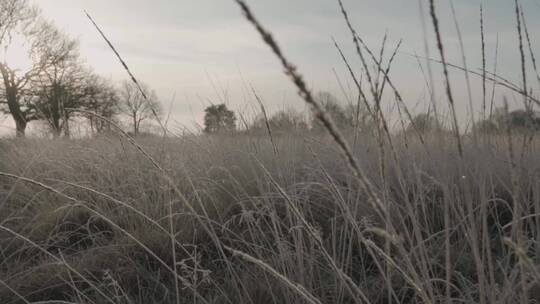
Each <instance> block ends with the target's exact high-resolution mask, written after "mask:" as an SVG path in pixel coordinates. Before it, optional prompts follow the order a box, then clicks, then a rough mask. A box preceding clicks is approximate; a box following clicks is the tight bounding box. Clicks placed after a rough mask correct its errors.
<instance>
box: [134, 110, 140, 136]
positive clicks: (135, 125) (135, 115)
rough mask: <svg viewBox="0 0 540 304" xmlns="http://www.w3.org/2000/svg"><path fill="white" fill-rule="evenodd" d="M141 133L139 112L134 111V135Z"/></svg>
mask: <svg viewBox="0 0 540 304" xmlns="http://www.w3.org/2000/svg"><path fill="white" fill-rule="evenodd" d="M137 134H139V123H138V121H137V114H136V113H133V136H137Z"/></svg>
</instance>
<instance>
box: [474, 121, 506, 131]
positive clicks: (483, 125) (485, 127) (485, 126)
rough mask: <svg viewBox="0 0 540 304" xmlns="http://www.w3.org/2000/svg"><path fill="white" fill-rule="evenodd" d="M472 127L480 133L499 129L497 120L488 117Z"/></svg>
mask: <svg viewBox="0 0 540 304" xmlns="http://www.w3.org/2000/svg"><path fill="white" fill-rule="evenodd" d="M474 127H475V130H476V132H478V133H480V134H494V133H497V132H499V131H500V129H499V126H498V124H497V122H495V121H493V120H490V119H486V120H481V121H479V122H477V123H476V124H475V126H474Z"/></svg>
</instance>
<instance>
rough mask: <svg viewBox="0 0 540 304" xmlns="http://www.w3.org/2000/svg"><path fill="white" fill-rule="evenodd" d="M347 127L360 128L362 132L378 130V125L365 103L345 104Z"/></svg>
mask: <svg viewBox="0 0 540 304" xmlns="http://www.w3.org/2000/svg"><path fill="white" fill-rule="evenodd" d="M344 111H345V116H346V124H345V126H346V127H352V128H358V130H359V131H360V132H369V131H374V130H376V128H377V126H376V124H375V122H374V121H373V117H372V116H371V114H369V112H368V111H367V110H366V109H365V107H364V106H363V105H360V107H358V105H356V104H348V105H347V106H345V110H344Z"/></svg>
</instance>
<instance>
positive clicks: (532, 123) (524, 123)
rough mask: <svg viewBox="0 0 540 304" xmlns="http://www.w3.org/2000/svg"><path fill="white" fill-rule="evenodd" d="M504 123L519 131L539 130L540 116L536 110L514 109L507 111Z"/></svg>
mask: <svg viewBox="0 0 540 304" xmlns="http://www.w3.org/2000/svg"><path fill="white" fill-rule="evenodd" d="M506 123H508V124H510V126H511V127H512V128H513V129H516V130H521V131H539V130H540V116H539V115H538V113H537V112H533V111H525V110H516V111H512V112H510V113H508V117H507V121H506Z"/></svg>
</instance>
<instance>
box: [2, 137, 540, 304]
mask: <svg viewBox="0 0 540 304" xmlns="http://www.w3.org/2000/svg"><path fill="white" fill-rule="evenodd" d="M306 135H307V136H299V135H294V136H293V135H291V136H280V137H278V138H274V144H276V146H277V148H278V154H276V153H275V152H274V148H273V147H272V145H271V144H270V142H269V140H268V139H267V138H264V137H253V136H248V135H240V134H239V135H227V136H223V137H193V138H184V139H164V138H145V139H143V140H140V141H139V144H140V145H141V147H142V149H144V150H145V151H146V152H147V153H148V155H149V156H150V157H151V158H153V160H154V161H155V162H156V163H158V164H159V165H160V167H161V168H163V170H160V169H157V168H156V167H155V166H153V165H152V163H151V162H150V161H149V160H148V159H147V157H145V156H143V155H142V154H141V153H140V151H139V150H138V149H136V148H134V147H133V146H132V145H130V144H129V143H127V142H125V141H124V140H119V139H111V138H106V137H104V138H95V139H87V140H72V141H68V140H65V141H63V140H55V141H46V140H16V141H4V142H2V143H1V146H0V150H1V151H0V152H1V153H2V155H3V156H4V157H3V158H2V162H1V164H0V166H1V168H0V170H1V172H4V173H2V176H1V177H0V186H1V188H0V189H1V190H0V191H1V192H0V197H1V200H0V227H1V231H0V256H1V259H0V280H1V281H0V299H2V301H3V303H27V302H31V301H44V300H49V301H60V300H62V301H68V302H77V303H79V302H80V303H175V302H178V303H303V302H310V303H356V302H359V303H364V302H366V301H369V302H371V303H388V302H389V301H393V302H402V303H416V302H431V303H434V302H438V301H440V300H441V299H444V298H446V297H448V298H450V299H452V301H463V302H479V301H480V298H481V297H485V300H487V301H488V302H489V303H511V302H517V301H518V300H519V299H520V298H521V297H524V296H525V295H524V294H523V292H526V293H527V296H528V297H530V299H532V298H534V297H537V296H538V295H534V293H535V292H536V291H537V289H538V285H535V284H537V283H535V282H537V281H536V280H537V279H538V277H537V275H538V265H539V264H540V261H539V260H538V255H537V254H536V253H537V252H538V250H539V249H540V244H539V243H538V236H539V231H540V226H539V224H540V223H539V222H538V214H540V196H539V194H540V193H539V191H538V189H540V184H539V183H540V179H539V178H538V177H539V176H538V175H539V174H540V156H539V154H538V153H537V152H538V145H539V143H538V142H537V141H533V142H532V143H531V145H530V146H529V148H528V149H527V150H524V151H515V152H516V155H522V157H521V158H520V159H517V160H510V159H509V157H508V154H507V145H508V141H507V140H506V139H505V138H504V137H495V136H493V137H490V138H488V139H486V140H485V141H482V142H479V143H476V144H474V143H473V142H469V141H468V140H464V143H465V144H464V154H463V158H460V157H459V155H458V154H457V153H456V152H455V149H452V148H451V147H452V145H453V144H452V142H451V138H446V139H445V138H441V137H433V138H431V137H428V138H427V139H426V143H425V145H422V144H421V143H420V142H418V143H415V142H414V140H411V139H409V140H408V142H407V145H405V142H403V141H401V140H399V139H398V138H395V141H394V143H393V149H394V150H393V151H394V153H387V154H386V155H387V157H386V159H384V160H383V161H384V162H385V164H386V165H385V166H384V172H381V171H380V166H379V165H378V164H379V163H380V161H381V159H379V154H378V153H376V151H377V149H378V148H377V146H378V145H377V143H375V142H370V140H368V139H367V138H366V139H365V140H358V141H357V142H358V143H359V144H357V146H355V147H352V151H353V153H354V156H355V157H356V158H357V159H358V160H360V165H361V166H362V168H364V170H365V172H366V175H367V177H368V178H369V180H370V181H372V183H373V186H374V188H375V189H377V193H378V195H380V196H381V203H382V204H383V206H379V207H380V209H377V208H375V207H374V206H373V202H370V199H369V197H367V196H366V193H365V192H364V191H363V190H362V188H361V187H360V186H359V184H358V180H357V179H356V177H354V176H353V175H352V174H350V173H349V172H350V171H349V170H348V168H347V163H346V162H345V161H342V160H341V159H342V158H341V157H340V156H339V151H338V150H337V148H336V147H334V146H333V145H329V144H328V143H330V142H331V140H330V138H327V137H325V136H320V135H313V134H311V135H310V134H306ZM517 142H519V139H518V138H516V143H517ZM516 146H517V145H516ZM386 148H387V149H389V150H390V148H389V147H386ZM396 160H397V162H396ZM511 162H515V165H511ZM5 173H9V174H5ZM10 174H12V175H10ZM516 210H518V211H519V212H520V214H519V215H516V214H514V212H515V211H516ZM516 225H519V229H518V228H516V227H517V226H516ZM517 239H520V240H521V241H520V242H519V243H520V244H522V245H521V246H517V244H518V242H517ZM522 284H525V285H522ZM362 298H363V299H362Z"/></svg>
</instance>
